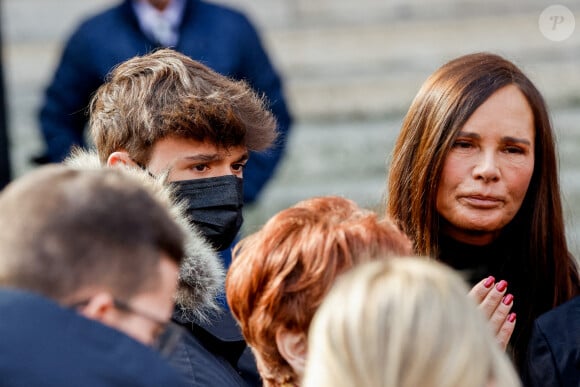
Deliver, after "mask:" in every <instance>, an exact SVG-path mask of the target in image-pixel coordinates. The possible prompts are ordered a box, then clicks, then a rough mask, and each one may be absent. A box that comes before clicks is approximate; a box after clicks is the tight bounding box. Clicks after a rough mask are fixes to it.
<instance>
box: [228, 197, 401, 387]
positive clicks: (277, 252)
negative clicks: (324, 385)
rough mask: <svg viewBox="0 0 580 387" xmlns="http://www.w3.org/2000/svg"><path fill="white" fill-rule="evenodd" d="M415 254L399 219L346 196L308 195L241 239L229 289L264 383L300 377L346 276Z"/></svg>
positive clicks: (294, 380) (276, 383) (289, 382)
mask: <svg viewBox="0 0 580 387" xmlns="http://www.w3.org/2000/svg"><path fill="white" fill-rule="evenodd" d="M410 252H411V245H410V243H409V240H408V239H407V237H406V236H405V235H404V234H403V233H402V232H400V231H399V229H398V228H397V227H396V226H395V225H394V224H393V223H392V222H390V221H389V220H380V219H378V217H377V215H376V214H375V213H373V212H371V211H369V210H365V209H361V208H359V207H358V206H357V205H356V204H355V203H354V202H352V201H350V200H348V199H344V198H340V197H319V198H312V199H308V200H304V201H302V202H300V203H298V204H296V205H294V206H293V207H290V208H288V209H285V210H283V211H280V212H279V213H278V214H276V215H275V216H273V217H272V218H271V219H270V220H269V221H268V222H267V223H266V224H265V225H264V226H263V227H262V229H261V230H259V231H258V232H256V233H254V234H252V235H250V236H248V237H246V238H244V239H243V240H242V241H240V242H239V244H237V245H236V247H235V248H234V252H233V261H232V265H231V267H230V269H229V271H228V275H227V278H226V294H227V298H228V303H229V305H230V308H231V310H232V312H233V314H234V316H235V317H236V319H237V320H238V322H239V323H240V326H241V328H242V332H243V334H244V337H245V338H246V341H247V343H248V344H249V346H250V347H251V348H252V350H253V352H254V354H255V355H256V359H257V364H258V370H259V372H260V375H261V376H262V379H263V380H264V384H265V385H266V386H283V385H296V384H298V383H299V380H300V377H301V375H302V372H303V369H304V362H305V357H306V354H307V334H308V328H309V326H310V322H311V319H312V316H313V315H314V312H315V311H316V309H317V308H318V306H319V305H320V303H321V302H322V299H323V297H324V296H325V295H326V293H327V292H328V290H329V289H330V287H331V286H332V284H333V282H334V280H335V278H336V277H337V276H338V275H339V274H341V273H343V272H344V271H346V270H348V269H350V268H351V267H353V266H354V265H356V264H357V263H360V262H364V261H368V260H373V259H377V257H380V258H381V259H383V258H386V257H388V256H390V255H406V254H409V253H410Z"/></svg>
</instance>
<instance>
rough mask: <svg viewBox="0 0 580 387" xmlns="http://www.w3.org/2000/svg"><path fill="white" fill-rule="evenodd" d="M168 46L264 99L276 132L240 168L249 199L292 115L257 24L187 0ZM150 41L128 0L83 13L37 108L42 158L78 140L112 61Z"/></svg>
mask: <svg viewBox="0 0 580 387" xmlns="http://www.w3.org/2000/svg"><path fill="white" fill-rule="evenodd" d="M186 2H187V3H186V6H185V11H184V16H183V19H182V22H181V25H180V28H179V35H180V38H179V41H178V43H177V45H176V46H175V47H173V48H174V49H175V50H177V51H180V52H182V53H183V54H185V55H187V56H189V57H191V58H192V59H195V60H198V61H200V62H202V63H204V64H206V65H207V66H209V67H211V68H212V69H214V70H215V71H217V72H219V73H221V74H224V75H227V76H229V77H232V78H234V79H244V80H246V81H247V82H248V83H249V84H250V85H251V87H252V88H253V89H254V90H257V91H258V92H261V93H264V94H265V96H266V98H267V99H268V100H269V101H270V108H271V109H272V111H273V113H274V115H275V116H276V119H277V120H278V131H279V132H280V139H279V141H278V144H277V146H276V147H275V148H274V149H273V150H271V151H268V152H266V153H260V154H252V156H251V158H250V160H249V162H248V165H247V168H246V171H245V172H244V200H245V202H246V203H251V202H253V201H254V200H255V199H256V197H257V195H258V194H259V192H260V191H261V189H262V188H263V187H264V185H265V184H266V182H267V181H268V180H269V179H270V177H271V176H272V175H273V173H274V170H275V168H276V166H277V165H278V162H279V161H280V159H281V157H282V154H283V151H284V147H285V145H286V138H287V134H288V130H289V128H290V123H291V118H290V115H289V113H288V110H287V107H286V103H285V101H284V96H283V93H282V85H281V81H280V77H279V76H278V74H277V73H276V71H275V69H274V68H273V66H272V64H271V62H270V60H269V58H268V56H267V55H266V52H265V51H264V48H263V46H262V43H261V41H260V38H259V35H258V33H257V31H256V29H255V28H254V27H253V26H252V24H251V23H250V22H249V20H248V19H247V18H246V17H245V16H244V15H242V14H241V13H239V12H236V11H234V10H231V9H228V8H225V7H222V6H219V5H215V4H210V3H206V2H204V1H200V0H186ZM154 48H156V44H155V43H154V42H152V41H151V40H149V38H148V37H147V36H146V35H145V34H144V33H143V32H142V31H141V29H140V27H139V23H138V21H137V16H136V15H135V13H134V10H133V7H132V5H131V0H125V1H123V2H122V3H121V4H119V5H118V6H116V7H114V8H111V9H108V10H106V11H104V12H102V13H100V14H98V15H95V16H93V17H91V18H89V19H87V20H85V21H84V22H83V23H81V25H80V26H79V27H78V28H77V30H76V31H75V32H74V33H73V34H72V36H71V37H70V39H69V40H68V42H67V43H66V46H65V49H64V52H63V54H62V57H61V60H60V63H59V65H58V68H57V70H56V72H55V74H54V78H53V80H52V82H51V84H50V85H49V87H48V88H47V90H46V95H45V101H44V106H43V107H42V110H41V113H40V124H41V130H42V134H43V137H44V140H45V142H46V146H47V150H46V152H47V154H46V160H45V161H50V162H59V161H62V160H63V159H64V158H65V157H66V156H67V155H68V153H69V151H70V148H71V146H73V145H81V146H84V145H85V141H84V138H83V136H84V128H85V124H86V122H87V118H88V117H87V110H86V108H87V106H88V103H89V100H90V97H91V94H92V93H93V92H94V91H95V90H96V89H97V88H98V87H99V86H100V85H101V84H102V83H103V81H104V79H105V77H106V75H107V74H108V73H109V72H110V70H111V69H112V68H113V67H114V66H115V65H117V64H119V63H121V62H124V61H125V60H127V59H129V58H132V57H133V56H135V55H144V54H146V53H148V52H150V51H151V50H152V49H154Z"/></svg>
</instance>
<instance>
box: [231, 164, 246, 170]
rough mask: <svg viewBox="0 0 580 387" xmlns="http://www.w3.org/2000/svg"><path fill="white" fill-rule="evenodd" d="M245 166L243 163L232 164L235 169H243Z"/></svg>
mask: <svg viewBox="0 0 580 387" xmlns="http://www.w3.org/2000/svg"><path fill="white" fill-rule="evenodd" d="M245 168H246V164H242V163H238V164H233V165H232V169H233V170H234V171H243V170H244V169H245Z"/></svg>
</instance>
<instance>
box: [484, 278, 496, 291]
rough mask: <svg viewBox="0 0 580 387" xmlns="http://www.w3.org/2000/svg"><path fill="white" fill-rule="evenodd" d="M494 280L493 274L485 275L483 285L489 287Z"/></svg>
mask: <svg viewBox="0 0 580 387" xmlns="http://www.w3.org/2000/svg"><path fill="white" fill-rule="evenodd" d="M494 282H495V278H493V276H491V275H490V276H489V277H487V279H486V280H485V282H484V283H483V286H485V287H486V288H488V289H489V288H491V286H492V285H493V283H494Z"/></svg>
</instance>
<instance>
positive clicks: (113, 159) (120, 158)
mask: <svg viewBox="0 0 580 387" xmlns="http://www.w3.org/2000/svg"><path fill="white" fill-rule="evenodd" d="M115 165H126V166H131V167H138V165H137V163H136V162H135V161H133V159H131V157H129V153H127V152H126V151H116V152H113V153H111V154H110V155H109V158H108V159H107V166H109V167H112V166H115Z"/></svg>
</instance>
